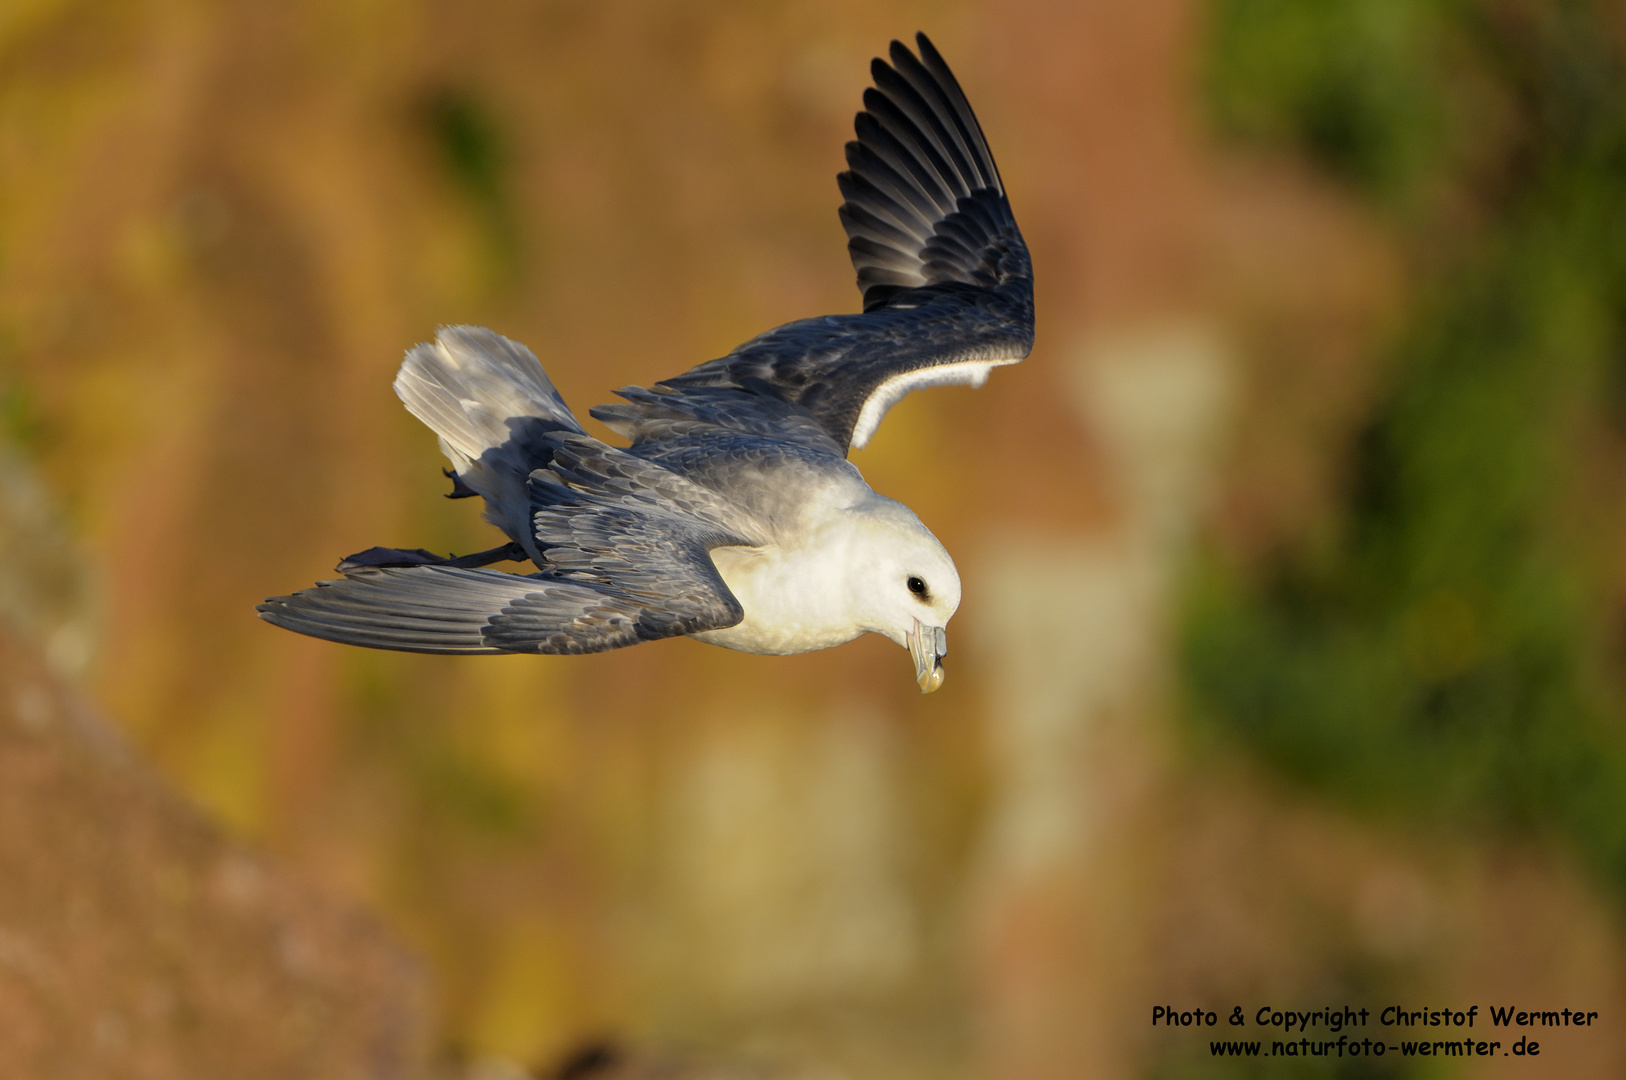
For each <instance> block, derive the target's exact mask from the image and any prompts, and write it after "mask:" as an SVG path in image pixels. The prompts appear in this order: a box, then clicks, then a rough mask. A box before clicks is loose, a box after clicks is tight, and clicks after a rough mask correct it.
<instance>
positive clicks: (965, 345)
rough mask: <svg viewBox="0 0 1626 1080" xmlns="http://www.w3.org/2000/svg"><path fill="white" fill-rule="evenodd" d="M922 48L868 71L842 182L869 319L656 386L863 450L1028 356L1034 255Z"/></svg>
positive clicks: (969, 118) (800, 326) (767, 346)
mask: <svg viewBox="0 0 1626 1080" xmlns="http://www.w3.org/2000/svg"><path fill="white" fill-rule="evenodd" d="M915 42H916V44H917V46H918V47H919V49H920V55H919V57H918V58H917V57H916V56H915V54H914V53H912V52H910V51H909V49H908V48H906V47H905V46H904V45H903V44H902V43H900V42H896V41H894V42H893V43H892V48H891V53H890V55H891V60H892V63H891V64H887V63H886V62H885V61H882V60H876V61H875V62H874V63H873V64H872V65H871V74H872V75H873V77H874V80H875V85H874V86H873V87H872V88H870V89H869V90H866V91H865V92H864V111H863V112H861V113H859V114H858V118H857V120H856V121H855V122H854V128H855V130H856V132H857V135H858V138H857V139H856V140H855V141H853V142H850V143H848V144H847V164H848V166H849V169H848V171H847V172H844V173H842V174H841V175H840V177H838V181H839V183H840V185H841V192H842V194H843V195H844V196H845V197H846V200H847V201H846V203H845V204H844V205H843V206H842V207H841V221H842V224H843V225H844V226H846V229H847V237H848V241H847V249H848V251H849V253H850V254H851V255H852V260H853V267H854V268H855V269H856V270H857V271H858V286H859V288H860V289H861V290H862V291H863V294H864V311H863V313H862V314H859V315H830V316H825V317H824V318H818V319H804V320H801V321H798V322H793V323H787V324H786V325H784V326H781V327H779V328H777V329H775V330H770V331H769V332H768V333H766V334H763V335H762V336H760V337H758V338H755V339H753V340H751V341H748V342H746V343H745V344H744V345H741V346H740V347H739V348H737V349H735V350H734V351H733V352H732V353H730V354H729V355H727V356H725V357H722V358H720V359H717V360H711V361H708V362H706V363H704V364H701V365H699V366H698V367H695V368H693V369H691V370H689V371H687V372H685V373H684V374H682V375H679V376H677V377H676V378H672V379H667V380H665V381H664V382H663V383H661V384H660V387H665V388H669V389H671V390H674V391H677V392H679V393H683V392H685V391H688V390H696V389H702V388H712V389H720V388H733V389H737V390H741V391H743V392H745V393H747V394H752V395H756V396H773V397H780V398H783V399H784V400H786V401H788V402H791V403H794V404H795V405H798V406H800V407H801V408H802V409H805V410H807V412H809V413H811V414H812V416H813V417H814V419H815V420H816V421H817V422H818V424H819V426H820V427H822V428H823V429H824V431H825V432H826V433H827V434H829V435H830V437H831V438H833V439H834V440H836V442H837V443H838V445H840V446H843V447H845V446H849V445H851V446H854V447H862V446H864V445H865V444H866V443H867V442H868V441H869V439H870V436H871V435H873V434H874V432H875V428H876V426H877V425H878V424H879V423H880V422H881V418H882V417H883V416H885V415H886V411H887V410H888V409H890V408H891V407H892V406H893V405H894V404H896V403H897V402H898V400H899V399H901V398H902V397H903V396H904V395H905V394H907V393H908V392H909V391H911V390H916V389H919V388H920V387H923V386H942V385H949V384H968V385H972V386H980V385H982V383H983V381H984V380H985V379H987V377H988V373H989V372H990V371H991V370H992V369H993V368H995V367H997V366H999V365H1002V364H1013V363H1016V362H1017V361H1018V360H1021V359H1022V358H1023V357H1025V356H1027V354H1028V352H1029V351H1030V350H1031V349H1032V347H1033V272H1032V266H1031V263H1030V262H1029V259H1028V251H1027V246H1026V245H1025V244H1024V243H1023V242H1022V234H1021V232H1020V231H1019V230H1018V229H1017V227H1016V219H1015V218H1014V217H1013V216H1012V215H1011V208H1010V203H1009V201H1008V200H1007V199H1006V197H1005V188H1004V185H1003V184H1002V183H1001V181H1000V179H999V170H998V169H997V168H995V166H994V158H993V155H992V154H991V153H990V152H989V150H988V144H987V143H986V142H985V141H984V139H983V136H982V129H981V128H980V127H978V125H977V119H976V117H975V115H973V113H972V111H971V106H970V105H969V104H968V103H967V102H966V99H965V95H964V94H963V93H962V92H961V90H960V86H959V83H957V82H956V81H955V79H954V75H953V74H952V73H951V72H950V71H949V69H948V65H947V64H945V63H944V62H943V58H942V57H941V56H939V55H938V52H937V50H936V49H935V48H934V47H933V46H932V43H931V42H930V41H929V40H928V39H927V38H926V35H924V34H917V35H916V36H915ZM658 388H659V387H658ZM615 408H617V409H626V408H627V407H626V406H615Z"/></svg>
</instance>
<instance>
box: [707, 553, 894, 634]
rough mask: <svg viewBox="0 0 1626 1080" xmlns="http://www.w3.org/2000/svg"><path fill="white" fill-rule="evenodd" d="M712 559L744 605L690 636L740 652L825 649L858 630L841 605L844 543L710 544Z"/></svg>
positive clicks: (844, 599) (844, 596) (843, 600)
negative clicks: (740, 614)
mask: <svg viewBox="0 0 1626 1080" xmlns="http://www.w3.org/2000/svg"><path fill="white" fill-rule="evenodd" d="M711 557H712V561H713V562H715V563H716V564H717V572H718V573H720V574H721V575H722V577H723V581H724V582H726V583H727V584H728V588H729V590H730V591H731V592H732V593H733V594H734V595H735V597H737V598H738V599H739V601H740V605H741V606H742V607H743V608H745V618H744V620H742V621H741V622H740V623H738V624H737V625H735V626H730V627H728V628H726V629H723V630H707V631H704V632H703V633H699V634H695V635H694V636H695V637H696V638H698V639H699V640H701V641H704V642H707V643H708V644H712V645H721V646H723V647H724V648H727V649H737V650H739V651H740V652H750V653H773V654H776V655H783V654H785V653H800V652H811V651H813V650H814V649H828V648H829V647H830V646H832V645H840V644H842V643H843V642H847V641H851V640H852V639H853V638H855V637H857V636H858V635H860V634H862V633H863V632H864V629H865V628H863V627H861V626H859V625H858V624H857V622H856V621H855V620H854V618H853V617H852V615H851V613H850V612H849V611H848V610H847V596H848V590H847V588H846V583H845V570H844V566H843V563H844V561H845V559H846V557H847V551H846V545H844V544H840V543H833V544H832V543H819V544H812V545H808V546H804V547H799V548H795V549H791V550H786V549H783V548H780V547H774V546H768V547H760V548H749V547H721V548H714V549H713V550H712V553H711Z"/></svg>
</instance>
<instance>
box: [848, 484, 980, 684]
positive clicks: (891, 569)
mask: <svg viewBox="0 0 1626 1080" xmlns="http://www.w3.org/2000/svg"><path fill="white" fill-rule="evenodd" d="M856 526H857V527H856V528H855V529H854V530H853V533H854V535H853V537H852V541H851V543H852V548H851V563H850V565H851V566H852V568H853V569H852V570H851V572H850V576H849V577H848V581H847V586H848V589H849V590H850V592H849V599H848V603H849V604H850V605H851V607H850V610H852V611H854V612H856V613H858V615H859V619H860V622H861V625H862V627H863V629H864V630H866V631H868V632H871V633H876V634H882V635H885V636H886V637H889V638H891V639H892V640H893V641H895V642H897V643H898V644H899V645H902V646H903V647H904V648H906V649H908V650H909V655H910V656H911V657H913V658H914V661H915V681H916V682H918V683H919V684H920V689H921V692H922V693H927V694H929V693H931V692H932V691H933V690H936V689H937V688H938V687H939V686H942V685H943V657H944V656H945V655H946V654H947V653H948V635H947V634H946V633H945V628H946V627H947V626H948V621H949V619H951V618H953V617H954V612H955V611H956V610H957V609H958V608H959V606H960V574H959V572H958V571H957V570H955V569H954V560H953V559H951V558H949V553H948V552H947V551H945V550H944V548H943V545H942V544H940V543H938V540H937V537H935V536H933V535H932V534H931V530H929V529H927V528H926V526H924V525H922V524H921V523H920V519H919V518H918V517H916V516H915V514H914V511H912V510H910V509H909V508H908V507H907V506H904V505H903V504H902V503H898V502H893V501H892V500H891V499H886V498H877V499H876V501H875V502H874V503H871V504H870V505H868V506H866V507H864V510H863V512H862V513H861V514H860V515H859V516H858V519H857V523H856Z"/></svg>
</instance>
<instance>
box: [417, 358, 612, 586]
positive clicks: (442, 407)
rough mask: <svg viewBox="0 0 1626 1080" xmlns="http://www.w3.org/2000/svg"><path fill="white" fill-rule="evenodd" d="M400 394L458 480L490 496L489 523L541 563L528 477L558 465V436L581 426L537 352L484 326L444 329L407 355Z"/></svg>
mask: <svg viewBox="0 0 1626 1080" xmlns="http://www.w3.org/2000/svg"><path fill="white" fill-rule="evenodd" d="M395 392H396V394H397V395H398V396H399V397H400V398H401V401H402V402H403V403H404V404H405V405H406V407H407V410H408V411H409V412H411V413H412V415H413V416H416V417H417V418H418V419H419V420H422V421H423V422H424V423H425V424H427V425H428V426H429V428H430V429H431V430H433V431H434V433H435V434H436V435H437V436H439V438H440V449H441V452H442V453H444V454H445V455H446V457H447V460H449V461H450V462H451V463H452V468H453V470H454V471H455V473H456V478H457V480H458V481H459V482H460V483H462V484H463V485H466V486H467V487H468V488H469V489H472V490H473V491H475V492H477V493H478V494H480V495H482V496H484V498H485V500H486V519H487V520H488V521H490V522H491V523H492V524H493V525H496V526H497V527H498V528H499V529H502V530H503V531H504V532H505V533H507V534H508V536H509V538H510V539H513V540H515V541H517V542H519V543H520V544H522V545H524V546H525V548H526V550H527V552H528V553H529V554H530V555H531V556H532V558H536V556H537V554H538V553H537V552H535V551H534V550H532V548H533V547H534V542H533V541H532V539H531V535H530V533H531V530H530V506H529V502H528V496H527V494H526V490H525V481H526V478H527V477H529V476H530V474H531V473H532V471H534V470H536V469H540V468H543V467H545V466H546V465H547V464H548V462H550V461H551V460H552V459H553V445H554V444H553V441H552V439H551V438H550V435H551V434H552V433H554V432H558V431H568V432H574V433H581V431H582V426H581V424H580V423H579V422H578V421H577V420H576V417H575V416H574V415H573V414H572V413H571V411H570V408H569V406H567V405H566V404H565V402H564V399H563V398H562V397H560V396H559V391H558V390H556V389H554V386H553V383H552V381H550V380H549V379H548V376H547V373H546V372H545V371H543V370H542V364H541V363H540V362H539V361H538V360H537V358H536V356H535V354H533V353H532V352H531V351H530V350H529V349H527V348H526V347H525V346H523V345H521V344H519V343H518V342H516V341H510V340H509V339H508V338H505V337H503V336H502V335H501V334H497V333H493V332H492V331H490V330H487V329H485V328H484V327H480V326H447V327H443V328H442V329H441V330H440V333H439V334H438V335H437V336H436V339H435V342H434V344H432V345H431V344H424V345H419V346H417V347H416V348H414V349H412V350H411V351H410V352H408V353H407V355H406V359H405V360H404V361H403V362H402V364H401V371H400V374H399V375H397V376H396V378H395Z"/></svg>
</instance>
